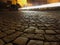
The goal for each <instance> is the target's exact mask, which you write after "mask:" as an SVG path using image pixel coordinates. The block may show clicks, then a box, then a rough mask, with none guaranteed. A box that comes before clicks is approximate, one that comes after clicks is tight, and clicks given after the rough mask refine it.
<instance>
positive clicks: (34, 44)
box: [27, 40, 43, 45]
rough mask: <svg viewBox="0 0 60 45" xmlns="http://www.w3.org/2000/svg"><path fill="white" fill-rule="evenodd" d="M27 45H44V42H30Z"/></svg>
mask: <svg viewBox="0 0 60 45" xmlns="http://www.w3.org/2000/svg"><path fill="white" fill-rule="evenodd" d="M27 45H43V41H38V40H30V41H29V43H28V44H27Z"/></svg>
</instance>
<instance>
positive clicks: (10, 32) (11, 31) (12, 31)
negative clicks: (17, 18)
mask: <svg viewBox="0 0 60 45" xmlns="http://www.w3.org/2000/svg"><path fill="white" fill-rule="evenodd" d="M4 32H5V33H6V34H12V33H14V32H15V30H8V31H4Z"/></svg>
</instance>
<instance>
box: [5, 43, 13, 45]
mask: <svg viewBox="0 0 60 45" xmlns="http://www.w3.org/2000/svg"><path fill="white" fill-rule="evenodd" d="M5 45H13V44H12V43H7V44H5Z"/></svg>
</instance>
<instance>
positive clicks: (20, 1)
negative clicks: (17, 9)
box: [17, 0, 27, 7]
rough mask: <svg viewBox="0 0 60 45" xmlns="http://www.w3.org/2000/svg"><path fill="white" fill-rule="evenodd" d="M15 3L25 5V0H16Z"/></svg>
mask: <svg viewBox="0 0 60 45" xmlns="http://www.w3.org/2000/svg"><path fill="white" fill-rule="evenodd" d="M17 3H18V4H20V6H22V7H23V6H26V5H27V0H17Z"/></svg>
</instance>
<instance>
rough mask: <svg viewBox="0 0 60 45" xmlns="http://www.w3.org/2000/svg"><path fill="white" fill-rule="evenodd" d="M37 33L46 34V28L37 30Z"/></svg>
mask: <svg viewBox="0 0 60 45" xmlns="http://www.w3.org/2000/svg"><path fill="white" fill-rule="evenodd" d="M35 33H37V34H45V32H44V30H38V29H37V30H35Z"/></svg>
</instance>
